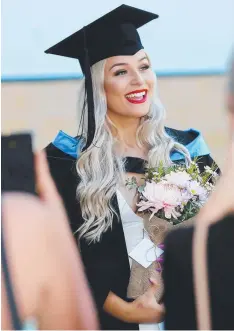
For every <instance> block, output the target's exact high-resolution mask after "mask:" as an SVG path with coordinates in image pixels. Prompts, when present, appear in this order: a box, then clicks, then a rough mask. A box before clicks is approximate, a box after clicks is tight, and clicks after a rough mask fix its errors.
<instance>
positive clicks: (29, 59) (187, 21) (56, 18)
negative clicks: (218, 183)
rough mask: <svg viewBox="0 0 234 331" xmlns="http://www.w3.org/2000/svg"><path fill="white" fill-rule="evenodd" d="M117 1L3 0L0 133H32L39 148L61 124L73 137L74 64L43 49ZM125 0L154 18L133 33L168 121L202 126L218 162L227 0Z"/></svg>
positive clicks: (231, 8)
mask: <svg viewBox="0 0 234 331" xmlns="http://www.w3.org/2000/svg"><path fill="white" fill-rule="evenodd" d="M122 3H123V0H122V1H116V0H111V1H107V0H99V1H95V2H94V1H93V0H85V1H81V0H66V1H65V0H64V1H62V0H60V1H57V0H49V1H48V0H40V1H31V0H21V1H17V0H2V132H4V133H10V132H12V131H19V130H22V129H26V130H31V131H33V132H34V134H35V142H36V147H37V148H38V149H39V148H43V147H44V146H46V145H47V144H48V143H49V142H50V141H51V140H52V139H53V138H54V137H55V136H56V134H57V132H58V131H59V130H60V129H61V130H63V131H65V132H66V133H68V134H70V135H76V132H77V128H78V116H77V110H76V105H77V86H78V80H79V79H80V77H81V70H80V67H79V63H78V61H76V60H72V59H66V58H62V57H57V56H53V55H46V54H44V50H45V49H47V48H48V47H50V46H52V45H53V44H55V43H57V42H58V41H60V40H61V39H63V38H65V37H67V36H68V35H69V34H72V33H74V32H75V31H77V30H79V29H80V28H81V27H82V26H84V25H86V24H88V23H90V22H91V21H93V20H95V19H97V18H98V17H100V16H102V15H103V14H105V13H106V12H108V11H110V10H112V9H114V8H115V7H117V6H119V5H121V4H122ZM124 3H125V4H127V5H131V6H136V7H139V8H141V9H144V10H149V11H152V12H155V13H158V14H159V16H160V18H159V19H158V20H156V21H152V22H151V23H149V24H147V25H146V26H145V27H142V28H141V29H139V33H140V35H141V38H142V42H143V45H144V47H145V50H146V52H147V53H148V54H149V56H150V59H151V61H152V63H153V67H154V69H155V72H156V73H157V76H158V88H159V95H160V98H161V101H162V103H163V104H164V105H165V107H166V109H167V125H168V126H172V127H174V128H177V129H187V128H196V129H199V130H201V131H202V133H203V135H204V136H205V139H206V141H207V143H208V145H209V147H210V149H211V152H212V155H213V157H214V158H215V159H216V161H217V162H218V163H219V165H220V166H221V167H222V165H223V164H224V155H225V150H224V146H225V143H226V140H227V132H226V122H225V111H226V109H225V92H226V91H225V90H226V78H225V71H226V66H227V60H228V58H227V56H228V54H229V53H230V49H231V45H232V41H233V40H234V38H233V37H234V33H233V32H234V28H233V25H234V24H233V19H232V16H233V12H234V1H233V0H215V1H214V0H205V1H204V0H196V1H187V0H176V1H175V0H166V1H165V0H144V1H140V0H132V1H127V0H126V1H125V2H124ZM100 38H101V36H100Z"/></svg>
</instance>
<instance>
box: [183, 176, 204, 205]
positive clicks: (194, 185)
mask: <svg viewBox="0 0 234 331" xmlns="http://www.w3.org/2000/svg"><path fill="white" fill-rule="evenodd" d="M187 189H188V191H189V192H190V193H191V194H192V195H193V196H194V195H197V196H198V198H199V200H200V201H201V202H205V201H206V200H207V197H208V192H207V190H206V189H205V188H204V187H202V186H201V185H200V183H199V182H197V181H196V180H192V181H190V182H189V183H188V186H187Z"/></svg>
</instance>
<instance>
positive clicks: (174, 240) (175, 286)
mask: <svg viewBox="0 0 234 331" xmlns="http://www.w3.org/2000/svg"><path fill="white" fill-rule="evenodd" d="M192 234H193V228H187V229H178V230H175V231H173V232H172V233H170V234H169V235H168V236H167V238H166V240H165V261H164V270H163V279H164V286H165V292H164V296H163V302H164V305H165V310H166V316H165V328H166V330H194V329H196V320H195V306H194V294H193V274H192V265H191V261H192V249H191V245H192V244H191V243H192Z"/></svg>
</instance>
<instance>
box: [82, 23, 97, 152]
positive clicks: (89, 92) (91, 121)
mask: <svg viewBox="0 0 234 331" xmlns="http://www.w3.org/2000/svg"><path fill="white" fill-rule="evenodd" d="M83 31H84V75H85V91H86V99H87V106H88V132H87V141H86V146H85V148H84V150H85V149H87V148H88V147H89V146H90V145H91V144H92V142H93V139H94V135H95V129H96V125H95V116H94V101H93V84H92V76H91V69H90V62H89V51H88V48H87V43H86V33H85V27H84V28H83Z"/></svg>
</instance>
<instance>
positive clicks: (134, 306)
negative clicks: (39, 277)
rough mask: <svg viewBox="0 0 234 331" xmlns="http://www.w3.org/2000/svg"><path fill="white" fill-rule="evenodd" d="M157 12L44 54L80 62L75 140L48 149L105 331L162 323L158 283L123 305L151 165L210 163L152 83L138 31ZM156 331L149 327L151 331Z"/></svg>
mask: <svg viewBox="0 0 234 331" xmlns="http://www.w3.org/2000/svg"><path fill="white" fill-rule="evenodd" d="M157 17H158V15H156V14H153V13H149V12H146V11H143V10H140V9H137V8H133V7H129V6H126V5H122V6H120V7H118V8H116V9H115V10H113V11H111V12H109V13H108V14H106V15H105V16H103V17H101V18H99V19H98V20H96V21H95V22H93V23H91V24H89V25H88V26H86V27H84V28H83V29H81V30H79V31H78V32H76V33H74V34H73V35H71V36H69V37H68V38H66V39H64V40H63V41H61V42H59V43H58V44H56V45H55V46H53V47H51V48H50V49H48V50H47V51H46V53H50V54H55V55H61V56H66V57H70V58H75V59H78V60H79V61H80V64H81V68H82V70H83V73H84V79H82V80H81V82H80V91H79V96H78V102H79V106H78V111H79V113H80V114H81V120H80V125H79V132H78V136H77V137H75V138H74V137H70V136H68V135H67V134H65V133H64V132H62V131H60V132H59V134H58V135H57V137H56V138H55V140H54V141H53V143H51V144H50V145H49V146H48V147H47V156H48V161H49V164H50V169H51V173H52V176H53V178H54V180H55V182H56V185H57V187H58V190H59V192H60V194H61V196H62V198H63V201H64V204H65V207H66V210H67V213H68V216H69V220H70V225H71V230H72V232H73V233H74V235H75V239H76V241H77V245H78V247H79V249H80V252H81V256H82V259H83V263H84V265H85V271H86V275H87V278H88V281H89V284H90V288H91V290H92V293H93V296H94V299H95V302H96V306H97V309H98V312H99V318H100V323H101V328H102V329H131V330H132V329H139V328H140V329H144V328H146V327H149V324H147V323H156V324H155V325H154V327H155V328H156V329H158V328H159V327H160V326H159V325H158V324H157V323H159V322H161V321H162V320H163V314H164V309H163V306H162V305H160V304H159V303H157V302H156V300H155V297H154V293H155V289H156V285H155V283H154V281H153V280H149V281H151V282H152V285H151V288H149V290H148V291H147V292H146V293H145V294H144V295H142V296H141V297H139V298H137V299H136V300H135V301H133V300H128V299H127V287H128V283H129V278H130V269H131V263H132V261H131V258H130V257H129V254H130V253H131V251H132V250H133V249H134V248H135V247H136V245H137V244H139V243H140V242H141V241H142V239H143V222H142V219H141V218H140V217H139V216H137V215H136V203H137V198H138V196H137V191H134V190H131V191H129V190H128V189H127V188H126V186H125V181H126V179H128V178H129V177H132V176H135V177H136V178H137V181H138V184H140V183H141V181H142V177H143V175H144V169H145V166H146V165H149V166H152V167H155V166H157V165H159V162H163V164H164V165H165V166H168V165H171V164H172V162H174V161H176V162H178V161H179V162H183V163H186V164H189V163H190V161H191V159H192V158H194V157H197V156H200V163H199V165H200V168H201V170H202V169H203V168H204V166H206V165H211V164H212V162H213V161H212V159H211V157H210V155H209V150H208V147H207V146H206V144H205V142H204V140H203V138H202V135H201V134H200V133H199V132H198V131H196V130H193V129H190V130H187V131H178V130H175V129H169V128H166V127H165V110H164V108H163V106H162V105H161V103H160V101H159V99H158V91H157V84H156V76H155V73H154V71H153V69H152V67H151V62H150V59H149V56H148V54H147V53H146V52H145V51H144V49H143V46H142V43H141V40H140V37H139V34H138V32H137V29H138V28H139V27H141V26H143V25H144V24H146V23H148V22H150V21H151V20H153V19H156V18H157ZM150 328H151V329H152V326H150Z"/></svg>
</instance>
